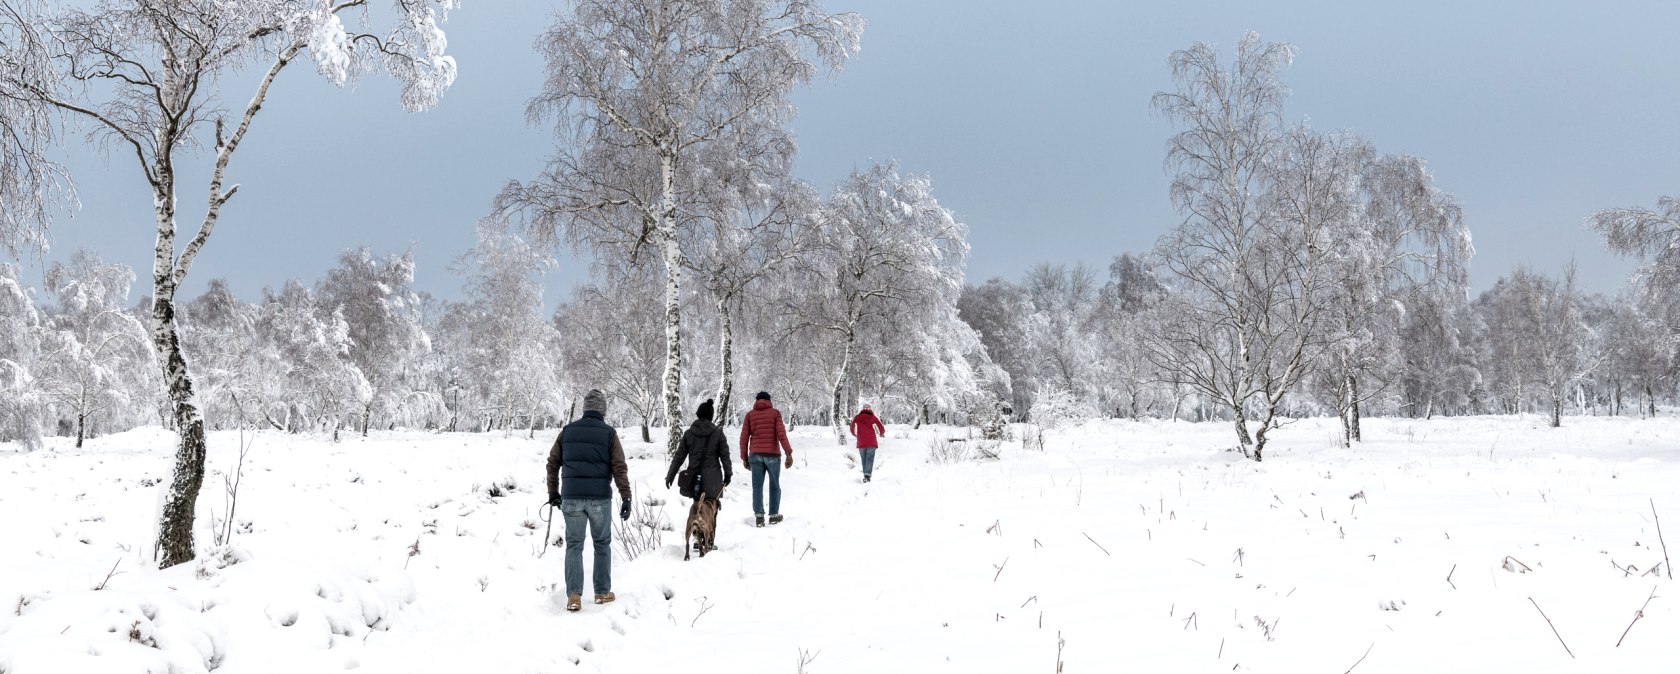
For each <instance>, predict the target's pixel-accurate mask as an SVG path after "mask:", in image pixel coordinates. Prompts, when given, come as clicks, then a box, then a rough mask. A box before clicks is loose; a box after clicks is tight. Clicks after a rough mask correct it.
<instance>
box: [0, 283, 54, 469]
mask: <svg viewBox="0 0 1680 674" xmlns="http://www.w3.org/2000/svg"><path fill="white" fill-rule="evenodd" d="M41 332H42V325H41V312H40V310H39V309H37V308H36V307H35V297H34V293H33V292H32V290H31V289H30V288H29V287H28V286H25V285H23V284H22V283H21V282H19V279H18V268H17V266H16V265H13V264H9V263H5V262H0V441H10V442H17V443H20V444H22V445H23V446H24V448H26V449H35V448H38V447H40V446H41V418H42V415H43V413H44V411H45V401H44V400H43V399H42V395H41V390H40V387H39V386H37V385H36V384H35V376H34V373H33V371H34V370H35V369H36V361H37V359H38V358H39V354H40V346H41Z"/></svg>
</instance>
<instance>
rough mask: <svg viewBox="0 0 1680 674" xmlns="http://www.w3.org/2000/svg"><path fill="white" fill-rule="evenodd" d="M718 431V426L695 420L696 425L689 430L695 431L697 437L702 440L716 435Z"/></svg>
mask: <svg viewBox="0 0 1680 674" xmlns="http://www.w3.org/2000/svg"><path fill="white" fill-rule="evenodd" d="M717 429H718V427H717V424H714V423H712V422H710V421H708V420H705V419H695V420H694V423H692V424H689V425H688V430H690V431H693V432H694V434H695V435H696V436H699V437H702V438H703V437H706V436H708V435H711V434H713V433H716V432H717Z"/></svg>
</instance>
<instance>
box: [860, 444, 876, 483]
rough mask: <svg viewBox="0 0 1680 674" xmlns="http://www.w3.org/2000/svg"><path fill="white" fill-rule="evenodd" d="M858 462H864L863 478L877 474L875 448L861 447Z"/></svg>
mask: <svg viewBox="0 0 1680 674" xmlns="http://www.w3.org/2000/svg"><path fill="white" fill-rule="evenodd" d="M858 460H860V461H862V462H863V476H864V477H869V474H870V473H873V472H875V448H874V447H859V448H858Z"/></svg>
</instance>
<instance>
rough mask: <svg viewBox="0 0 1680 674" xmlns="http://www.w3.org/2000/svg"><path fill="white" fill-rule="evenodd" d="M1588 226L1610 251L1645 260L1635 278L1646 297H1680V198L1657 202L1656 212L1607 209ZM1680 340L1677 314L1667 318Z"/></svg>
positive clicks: (1644, 209)
mask: <svg viewBox="0 0 1680 674" xmlns="http://www.w3.org/2000/svg"><path fill="white" fill-rule="evenodd" d="M1587 226H1588V227H1590V228H1592V229H1593V230H1594V231H1596V232H1598V233H1599V234H1601V235H1603V236H1604V244H1605V246H1606V247H1607V248H1609V249H1610V251H1611V252H1614V253H1620V254H1622V255H1633V256H1639V257H1643V258H1646V259H1645V263H1644V265H1643V266H1642V267H1641V268H1640V270H1639V273H1638V276H1637V277H1636V278H1637V280H1638V281H1639V283H1640V286H1641V287H1642V288H1643V289H1644V291H1645V294H1646V297H1648V298H1666V299H1667V300H1668V301H1669V302H1673V301H1674V298H1676V297H1680V197H1676V196H1668V197H1663V198H1661V199H1658V200H1657V210H1654V211H1653V210H1650V209H1646V208H1609V209H1605V210H1602V211H1599V212H1597V213H1594V214H1593V215H1592V217H1591V218H1588V219H1587ZM1669 318H1670V319H1672V320H1673V321H1674V322H1673V323H1672V324H1671V325H1670V329H1671V330H1672V331H1673V333H1674V334H1675V338H1676V339H1677V340H1680V312H1677V313H1676V315H1673V316H1669Z"/></svg>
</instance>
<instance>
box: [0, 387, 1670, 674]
mask: <svg viewBox="0 0 1680 674" xmlns="http://www.w3.org/2000/svg"><path fill="white" fill-rule="evenodd" d="M889 431H890V432H891V435H890V436H889V437H887V438H885V439H884V444H883V447H882V449H881V451H880V455H879V458H878V461H877V463H878V465H877V467H876V475H875V478H876V479H875V481H874V482H873V483H871V484H863V483H861V481H860V479H859V477H860V476H859V474H858V472H857V471H856V469H855V468H854V467H853V465H854V462H853V460H852V459H851V458H850V456H849V455H850V454H851V452H849V451H846V450H844V449H842V448H839V447H836V446H835V445H834V441H833V439H832V437H831V436H829V435H828V432H827V431H826V430H824V429H819V428H810V427H802V428H798V429H796V430H795V431H794V432H793V433H792V440H793V443H794V446H795V449H796V457H797V458H796V465H795V468H794V469H793V470H791V471H785V472H784V473H783V486H784V488H785V490H786V496H785V500H784V501H783V511H784V513H785V514H786V515H787V518H788V519H787V521H786V522H784V523H782V524H780V525H777V526H774V527H768V528H765V529H754V528H753V527H752V526H751V525H750V524H749V520H750V516H751V506H750V503H751V489H750V486H748V485H749V481H748V480H746V479H744V477H743V476H741V474H740V473H737V479H736V484H735V485H734V486H733V487H731V488H730V490H729V491H728V492H727V494H726V499H725V506H724V510H723V513H722V515H721V518H720V524H719V528H720V531H719V545H720V546H721V548H720V549H719V550H718V551H717V552H715V553H712V554H711V555H709V556H707V557H706V558H704V559H700V558H698V557H696V558H695V559H694V560H693V561H689V562H684V561H682V550H681V540H682V531H681V522H682V518H683V516H684V514H685V513H686V506H687V504H686V502H685V501H684V500H683V499H681V498H679V497H677V496H676V494H675V492H674V491H667V490H666V489H664V486H663V484H662V482H663V476H664V470H665V466H664V462H663V461H661V460H659V458H658V457H659V456H660V455H661V454H662V451H661V449H660V448H659V445H658V444H656V445H644V444H641V443H632V444H631V445H630V446H629V447H628V449H629V453H630V454H631V461H630V472H631V479H632V482H633V483H634V485H635V487H636V489H638V490H639V491H638V493H637V497H636V498H637V500H638V502H641V503H644V504H645V503H646V501H647V500H648V499H650V498H651V499H654V500H656V502H657V503H658V506H657V507H658V509H662V510H663V512H664V514H665V516H666V517H667V518H669V520H670V521H671V522H673V523H675V526H674V527H673V530H671V531H666V532H662V534H663V544H662V545H661V546H659V547H657V548H655V549H653V550H652V551H651V552H648V553H646V554H643V555H641V556H639V557H638V558H636V559H634V560H631V561H626V560H625V558H624V557H623V556H622V551H621V553H620V555H619V556H618V557H617V558H616V561H615V563H614V568H613V583H614V585H613V590H614V591H615V592H616V593H617V595H618V597H619V599H618V601H617V602H616V603H613V604H608V605H605V606H597V605H593V604H586V605H585V607H584V610H583V612H582V613H580V614H568V613H566V612H565V611H564V610H562V603H563V601H564V597H563V596H561V595H562V593H563V587H564V584H563V576H562V569H561V565H562V553H563V550H562V549H561V548H558V547H556V548H551V549H549V550H548V551H547V553H546V554H545V556H544V557H543V558H540V559H539V558H538V557H537V553H538V552H539V551H540V548H541V540H542V535H543V527H544V526H545V525H544V522H543V521H542V520H541V519H540V513H539V504H540V503H541V502H542V500H543V492H544V487H543V477H542V469H543V461H544V459H545V457H546V452H547V449H548V446H549V444H550V442H552V440H553V433H552V432H547V433H540V434H538V436H537V437H536V438H535V439H529V438H527V437H525V436H524V435H523V434H519V435H515V436H512V437H508V436H504V435H502V434H499V433H496V434H488V435H479V434H456V435H436V434H426V433H419V432H414V433H379V434H375V435H374V436H373V437H371V438H368V439H362V438H354V437H347V438H346V439H345V440H344V441H342V442H339V443H336V444H335V443H332V442H330V441H328V439H326V438H311V437H300V436H289V435H281V434H272V433H264V434H261V435H258V436H256V437H255V439H254V440H253V441H252V442H251V445H250V453H249V457H248V458H247V460H246V463H245V469H244V478H243V483H242V485H241V487H240V498H239V502H238V506H237V511H236V513H235V515H234V522H235V525H236V526H235V529H236V532H235V533H234V535H233V540H232V545H231V546H228V547H225V548H219V549H215V550H210V535H209V530H210V522H211V520H212V515H214V517H218V518H219V517H222V516H224V514H225V511H226V504H225V501H224V497H223V487H222V475H223V473H224V472H226V471H229V470H230V469H231V468H232V467H233V466H234V464H235V462H236V461H237V457H238V454H239V446H240V443H241V440H240V437H239V436H238V435H237V434H230V433H221V434H215V435H213V436H212V438H211V456H210V463H211V466H212V472H211V474H210V475H209V476H208V477H207V479H206V482H205V491H204V494H203V496H202V497H201V499H200V509H201V513H202V519H203V522H204V524H203V526H202V532H203V533H202V534H201V536H200V541H201V546H203V548H204V549H205V550H207V552H206V553H205V554H203V555H202V556H201V558H200V561H199V562H198V563H195V564H186V565H182V566H179V567H176V568H172V569H168V570H164V571H158V570H156V569H155V568H153V567H152V566H151V565H150V564H149V562H147V561H146V560H149V559H150V558H151V551H150V543H149V539H150V536H151V527H152V522H151V520H152V517H153V512H154V511H155V510H156V503H157V500H158V498H159V490H160V489H162V487H161V486H158V485H157V482H158V481H160V480H163V479H165V478H167V476H168V470H169V461H170V449H169V447H170V442H171V436H170V435H169V434H168V433H166V432H164V431H161V430H158V429H144V430H139V431H134V432H130V433H125V434H121V435H115V436H110V437H104V438H99V439H96V440H93V441H92V442H90V443H89V445H88V447H87V448H85V449H83V450H74V449H71V448H69V447H68V446H66V445H63V444H56V445H52V446H51V448H50V449H48V450H46V451H40V452H35V453H20V452H17V451H15V448H12V447H5V446H0V513H3V516H0V541H3V544H0V604H3V606H0V673H4V674H38V673H48V672H52V673H56V672H123V673H126V672H135V673H139V672H156V673H159V674H162V673H165V672H175V673H182V674H185V673H190V672H204V671H210V670H213V671H216V672H227V673H247V672H326V671H339V670H357V671H364V672H393V673H395V672H403V673H408V672H497V673H499V674H513V673H520V672H557V671H581V672H652V671H688V672H737V673H738V672H748V673H750V672H776V673H790V674H792V673H798V672H804V673H807V674H821V673H830V672H833V673H849V672H873V671H916V672H1010V673H1017V672H1045V673H1047V674H1048V673H1051V672H1056V671H1058V670H1057V667H1058V666H1060V667H1062V669H1061V670H1060V671H1063V672H1218V671H1249V672H1290V673H1293V672H1345V671H1348V670H1350V668H1351V671H1353V672H1357V673H1359V674H1376V673H1378V672H1421V671H1431V672H1499V671H1506V672H1525V673H1532V672H1609V671H1629V672H1632V671H1638V672H1671V671H1677V670H1680V639H1676V638H1674V635H1675V634H1676V632H1677V630H1680V587H1677V586H1676V585H1675V584H1674V582H1673V581H1671V580H1670V579H1669V577H1668V569H1667V568H1666V565H1661V566H1659V564H1661V563H1662V562H1663V559H1664V556H1665V553H1664V552H1663V548H1662V544H1661V543H1660V542H1659V539H1658V526H1657V524H1656V521H1655V519H1654V517H1653V502H1654V504H1655V511H1656V515H1657V516H1661V517H1666V518H1671V519H1668V520H1667V522H1666V526H1667V531H1666V534H1667V536H1668V537H1669V538H1675V539H1676V545H1675V546H1673V547H1674V553H1675V554H1676V556H1680V419H1674V418H1665V419H1660V420H1635V419H1581V418H1570V419H1566V423H1565V427H1564V428H1562V429H1547V428H1545V427H1544V423H1543V421H1542V420H1540V419H1539V418H1478V419H1438V420H1435V421H1429V422H1425V421H1412V420H1371V421H1367V423H1366V435H1367V437H1368V438H1369V440H1368V441H1367V442H1366V443H1365V444H1363V445H1361V446H1359V447H1357V448H1355V449H1353V450H1343V449H1340V448H1337V447H1336V446H1335V442H1334V440H1335V435H1336V432H1337V428H1336V426H1335V424H1334V420H1333V419H1332V420H1317V421H1307V422H1301V423H1299V424H1295V425H1292V426H1288V427H1286V428H1284V429H1283V430H1281V431H1279V432H1277V433H1276V434H1275V436H1274V437H1275V438H1276V441H1275V442H1274V444H1273V445H1272V446H1271V447H1269V448H1268V449H1269V450H1270V451H1269V452H1268V459H1267V461H1266V462H1265V463H1264V464H1254V463H1252V462H1249V461H1246V460H1242V459H1241V458H1240V457H1238V456H1236V455H1234V454H1231V453H1226V452H1221V451H1218V448H1220V447H1224V446H1228V445H1229V444H1230V441H1229V433H1230V431H1229V428H1228V427H1227V426H1226V425H1224V424H1203V425H1195V424H1187V423H1167V422H1141V423H1131V422H1093V423H1090V424H1087V425H1084V426H1081V427H1077V428H1072V429H1067V430H1063V431H1056V432H1051V433H1048V434H1046V436H1045V441H1044V446H1045V449H1044V450H1042V451H1039V450H1037V449H1027V448H1024V447H1023V446H1022V443H1020V442H1013V443H1005V444H1003V445H1001V446H1000V447H999V448H998V449H999V452H1000V456H999V458H997V459H995V460H988V459H980V460H963V461H958V462H954V463H945V462H938V461H933V460H931V459H930V455H931V454H932V451H933V450H932V446H933V445H935V444H938V443H937V442H936V441H937V439H938V438H943V437H960V436H965V435H966V433H967V431H966V430H963V429H951V428H924V429H921V430H917V431H909V430H907V429H906V428H905V427H903V426H896V427H892V428H890V429H889ZM625 435H626V436H627V438H626V439H630V438H631V437H634V436H635V435H636V434H635V432H634V431H633V430H631V431H629V432H626V433H625ZM654 439H655V440H656V441H658V440H659V439H660V438H659V437H655V438H654ZM964 444H971V443H959V444H958V445H957V446H958V447H961V446H963V445H964ZM492 492H495V493H498V494H501V495H499V496H496V495H492ZM541 510H546V508H543V509H541ZM644 510H645V508H644ZM559 529H560V525H559V523H558V522H557V523H556V527H555V531H554V534H553V535H554V536H555V537H558V536H559ZM586 558H587V556H586ZM1449 575H1450V578H1449ZM1449 581H1450V582H1449ZM1653 590H1654V591H1655V594H1656V598H1655V599H1650V601H1649V605H1648V607H1647V608H1646V609H1645V611H1644V613H1643V616H1642V617H1640V618H1639V620H1638V621H1637V622H1636V623H1634V624H1633V625H1632V627H1631V629H1629V623H1630V622H1631V621H1633V620H1634V619H1635V616H1636V615H1637V613H1636V612H1637V611H1638V610H1639V609H1640V607H1641V606H1642V605H1644V604H1646V601H1647V598H1648V597H1649V596H1650V595H1651V594H1652V592H1653ZM589 591H590V588H589V587H588V586H587V583H586V586H585V592H586V593H588V592H589ZM1542 611H1543V612H1544V615H1542ZM1548 618H1549V619H1550V623H1551V624H1550V625H1548V621H1547V619H1548ZM1554 628H1555V633H1554ZM1624 631H1625V638H1624ZM1618 640H1621V645H1620V646H1619V647H1618V646H1617V642H1618ZM1565 644H1567V648H1568V651H1566V650H1565ZM1571 652H1572V654H1573V655H1571Z"/></svg>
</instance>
